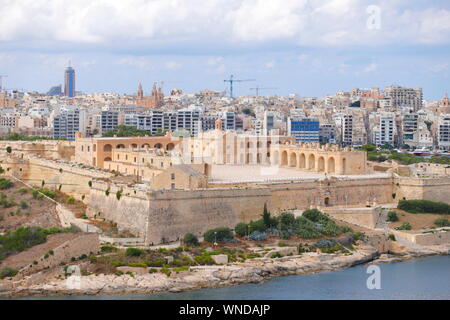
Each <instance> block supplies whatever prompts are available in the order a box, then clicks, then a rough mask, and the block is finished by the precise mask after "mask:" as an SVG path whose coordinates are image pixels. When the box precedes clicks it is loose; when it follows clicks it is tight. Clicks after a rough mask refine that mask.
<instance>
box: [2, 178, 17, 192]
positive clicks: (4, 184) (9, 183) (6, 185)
mask: <svg viewBox="0 0 450 320" xmlns="http://www.w3.org/2000/svg"><path fill="white" fill-rule="evenodd" d="M13 185H14V183H12V181H11V180H8V179H5V178H0V190H6V189H9V188H11V187H12V186H13Z"/></svg>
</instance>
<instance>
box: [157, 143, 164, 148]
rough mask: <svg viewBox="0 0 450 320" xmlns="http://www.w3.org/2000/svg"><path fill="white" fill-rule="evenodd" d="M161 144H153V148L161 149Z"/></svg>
mask: <svg viewBox="0 0 450 320" xmlns="http://www.w3.org/2000/svg"><path fill="white" fill-rule="evenodd" d="M162 148H163V145H162V144H161V143H157V144H155V149H162Z"/></svg>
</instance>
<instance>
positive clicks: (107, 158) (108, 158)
mask: <svg viewBox="0 0 450 320" xmlns="http://www.w3.org/2000/svg"><path fill="white" fill-rule="evenodd" d="M103 161H105V162H107V161H112V159H111V158H110V157H106V158H105V160H103Z"/></svg>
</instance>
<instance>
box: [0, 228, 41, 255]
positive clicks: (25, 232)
mask: <svg viewBox="0 0 450 320" xmlns="http://www.w3.org/2000/svg"><path fill="white" fill-rule="evenodd" d="M46 241H47V233H46V230H45V229H42V228H39V227H20V228H18V229H16V230H15V231H9V232H8V233H6V234H5V235H3V236H0V244H1V246H0V260H2V259H3V258H5V257H7V256H8V255H10V254H13V253H16V252H22V251H24V250H26V249H28V248H31V247H33V246H35V245H38V244H42V243H44V242H46Z"/></svg>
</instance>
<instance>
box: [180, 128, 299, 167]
mask: <svg viewBox="0 0 450 320" xmlns="http://www.w3.org/2000/svg"><path fill="white" fill-rule="evenodd" d="M293 141H294V138H292V137H285V136H270V135H269V136H262V135H249V134H237V133H235V132H231V131H223V130H219V129H216V130H211V131H207V132H201V133H199V135H198V136H197V137H194V138H186V139H184V140H183V142H182V143H181V144H180V145H179V150H180V153H181V154H182V157H183V160H184V162H185V163H208V164H217V165H220V164H239V165H248V164H252V165H269V164H270V157H271V155H270V152H271V146H272V145H273V144H278V143H285V142H293Z"/></svg>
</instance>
